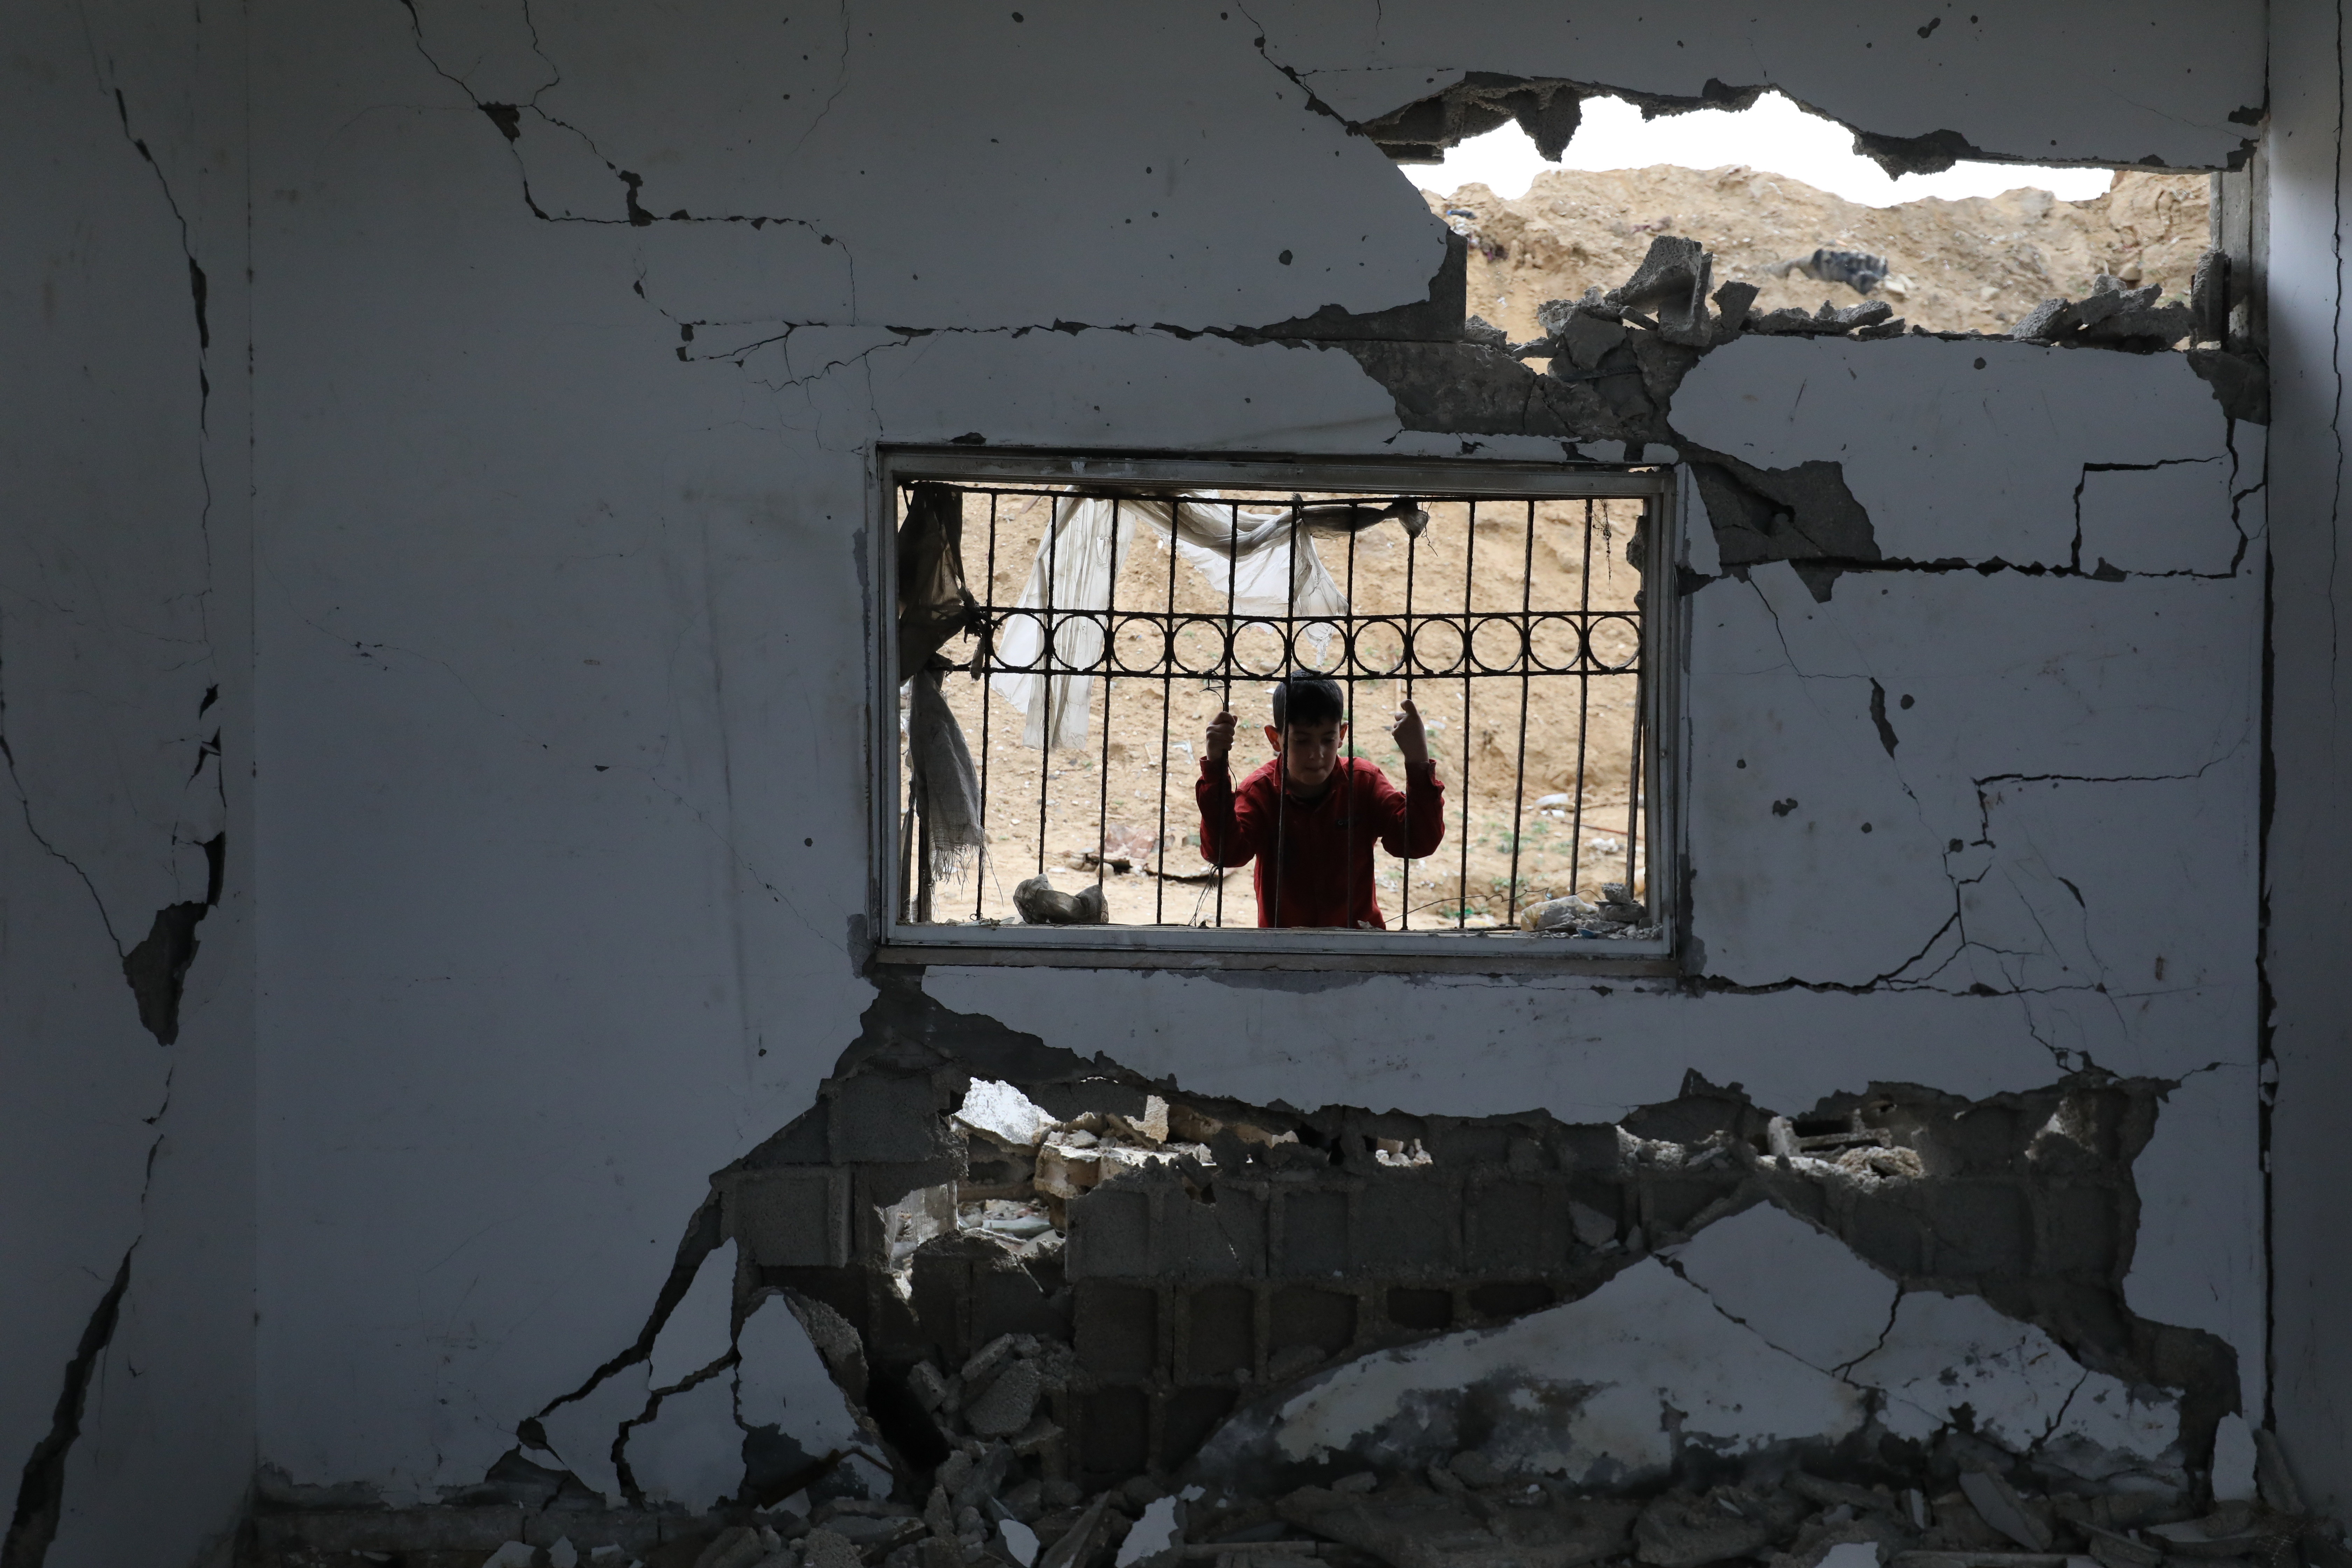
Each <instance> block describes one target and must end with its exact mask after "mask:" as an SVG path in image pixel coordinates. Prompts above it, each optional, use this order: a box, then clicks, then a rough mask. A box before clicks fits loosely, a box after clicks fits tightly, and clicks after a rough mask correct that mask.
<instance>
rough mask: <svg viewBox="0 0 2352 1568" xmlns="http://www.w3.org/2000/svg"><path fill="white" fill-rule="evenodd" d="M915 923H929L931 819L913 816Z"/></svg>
mask: <svg viewBox="0 0 2352 1568" xmlns="http://www.w3.org/2000/svg"><path fill="white" fill-rule="evenodd" d="M915 833H916V840H915V923H916V924H918V925H929V924H930V923H931V889H932V877H931V819H930V818H929V816H924V815H922V814H921V813H919V812H918V813H917V814H916V816H915Z"/></svg>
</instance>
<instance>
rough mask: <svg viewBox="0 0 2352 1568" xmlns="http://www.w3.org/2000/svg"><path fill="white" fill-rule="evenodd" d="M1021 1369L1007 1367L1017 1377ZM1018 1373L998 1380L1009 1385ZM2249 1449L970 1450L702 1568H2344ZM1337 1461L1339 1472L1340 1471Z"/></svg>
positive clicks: (715, 1548) (2324, 1526)
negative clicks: (1870, 1472)
mask: <svg viewBox="0 0 2352 1568" xmlns="http://www.w3.org/2000/svg"><path fill="white" fill-rule="evenodd" d="M1015 1364H1017V1363H1015ZM1011 1370H1012V1367H1010V1366H1008V1367H1007V1369H1006V1371H1007V1373H1009V1372H1010V1371H1011ZM2261 1436H2262V1439H2263V1448H2262V1463H2261V1466H2260V1475H2261V1480H2262V1489H2261V1497H2260V1500H2244V1501H2231V1502H2223V1503H2219V1504H2210V1503H2209V1504H2207V1505H2205V1506H2202V1507H2200V1506H2199V1505H2198V1504H2197V1503H2196V1501H2195V1500H2192V1498H2191V1497H2190V1496H2189V1494H2188V1493H2185V1492H2179V1491H2172V1490H2141V1489H2134V1490H2126V1491H2116V1492H2105V1493H2085V1492H2077V1491H2067V1490H2053V1491H2049V1492H2042V1491H2040V1490H2038V1489H2033V1488H2032V1487H2031V1486H2021V1485H2018V1484H2013V1480H2014V1479H2016V1478H2021V1477H2022V1476H2023V1475H2025V1474H2027V1473H2028V1468H2027V1467H2026V1466H2024V1465H2022V1464H2021V1463H2019V1462H2017V1461H2015V1460H2014V1459H2012V1458H2011V1457H2010V1456H2007V1455H2003V1454H2000V1453H1999V1452H1998V1451H1997V1450H1993V1449H1990V1448H1989V1447H1985V1446H1984V1445H1981V1444H1975V1443H1973V1442H1972V1441H1971V1440H1969V1439H1968V1438H1966V1437H1965V1436H1962V1437H1958V1438H1956V1439H1954V1440H1952V1441H1950V1442H1948V1443H1947V1444H1945V1445H1941V1446H1939V1447H1937V1449H1936V1450H1935V1451H1934V1452H1933V1454H1932V1455H1931V1456H1930V1458H1929V1459H1928V1461H1927V1464H1926V1465H1925V1466H1924V1467H1923V1468H1922V1469H1921V1471H1920V1473H1918V1474H1916V1475H1913V1476H1911V1477H1909V1478H1908V1479H1910V1480H1911V1481H1912V1482H1913V1483H1915V1484H1911V1485H1903V1484H1900V1481H1899V1479H1898V1480H1897V1481H1886V1480H1881V1481H1879V1482H1876V1483H1874V1484H1870V1485H1864V1484H1859V1483H1857V1482H1853V1481H1841V1480H1831V1479H1823V1478H1822V1477H1819V1476H1815V1475H1811V1474H1809V1473H1807V1472H1805V1471H1803V1470H1801V1469H1791V1470H1789V1471H1787V1472H1786V1473H1784V1474H1782V1475H1780V1476H1779V1477H1777V1478H1773V1479H1750V1480H1748V1481H1743V1482H1739V1483H1735V1484H1727V1485H1718V1486H1714V1487H1710V1488H1706V1489H1688V1488H1683V1487H1675V1488H1670V1489H1665V1490H1663V1491H1659V1492H1656V1493H1654V1495H1650V1496H1647V1497H1626V1496H1612V1495H1593V1494H1584V1493H1580V1492H1578V1491H1576V1490H1575V1489H1570V1488H1568V1487H1565V1486H1563V1485H1561V1484H1560V1483H1559V1482H1558V1481H1556V1480H1553V1479H1548V1478H1546V1477H1544V1476H1541V1475H1534V1476H1528V1475H1523V1474H1512V1473H1507V1472H1506V1471H1504V1470H1502V1469H1500V1468H1497V1467H1496V1464H1495V1463H1494V1462H1493V1461H1491V1460H1490V1459H1488V1458H1486V1456H1485V1455H1484V1454H1482V1453H1480V1452H1479V1451H1477V1450H1475V1449H1471V1450H1467V1451H1465V1452H1462V1453H1459V1454H1456V1455H1455V1456H1454V1457H1453V1458H1452V1459H1451V1460H1450V1461H1448V1462H1446V1463H1444V1464H1441V1465H1433V1466H1431V1467H1429V1468H1427V1469H1425V1470H1421V1471H1417V1472H1416V1471H1382V1470H1373V1469H1360V1470H1355V1471H1353V1472H1352V1473H1349V1474H1345V1475H1340V1476H1337V1477H1335V1478H1331V1479H1328V1481H1327V1483H1326V1484H1323V1485H1318V1486H1307V1487H1301V1488H1298V1489H1295V1490H1292V1491H1290V1492H1288V1493H1287V1494H1286V1495H1283V1496H1281V1497H1278V1498H1274V1499H1270V1500H1269V1499H1230V1500H1223V1499H1220V1498H1218V1497H1216V1496H1215V1495H1213V1494H1211V1493H1208V1492H1206V1491H1204V1490H1203V1489H1202V1488H1201V1487H1199V1486H1185V1487H1182V1489H1181V1490H1180V1491H1178V1492H1176V1493H1174V1494H1171V1493H1170V1492H1168V1491H1167V1490H1165V1489H1163V1488H1162V1487H1161V1486H1160V1485H1159V1484H1158V1483H1157V1482H1154V1481H1152V1480H1150V1479H1144V1478H1137V1479H1133V1480H1130V1481H1129V1482H1127V1483H1126V1484H1125V1485H1123V1486H1120V1487H1118V1488H1114V1489H1110V1490H1108V1491H1103V1492H1098V1493H1097V1494H1095V1495H1094V1496H1093V1497H1091V1498H1087V1497H1082V1496H1081V1495H1080V1493H1079V1492H1078V1490H1077V1489H1076V1488H1075V1487H1071V1486H1069V1485H1067V1484H1066V1483H1065V1484H1061V1485H1058V1486H1057V1485H1053V1484H1046V1485H1041V1484H1040V1483H1039V1482H1037V1481H1036V1480H1034V1479H1029V1480H1024V1481H1020V1482H1018V1483H1017V1484H1014V1485H1011V1486H1007V1485H1006V1484H1005V1483H1006V1482H1007V1480H1008V1479H1010V1478H1012V1477H1013V1476H1014V1475H1015V1474H1016V1473H1017V1470H1018V1466H1017V1461H1016V1456H1015V1455H1014V1452H1013V1448H1012V1447H1010V1446H1008V1445H1006V1444H1004V1443H1003V1442H993V1443H982V1442H981V1441H978V1440H977V1439H975V1440H971V1441H969V1442H967V1443H966V1444H964V1446H963V1447H961V1448H959V1449H957V1450H956V1451H955V1452H954V1453H953V1454H952V1455H951V1456H950V1458H949V1459H948V1460H947V1462H946V1463H945V1464H943V1465H941V1466H940V1467H939V1468H938V1470H937V1472H936V1475H935V1479H934V1480H933V1482H932V1485H931V1489H930V1492H929V1497H928V1499H927V1500H925V1501H924V1503H923V1505H922V1506H921V1507H919V1508H918V1507H917V1506H915V1505H914V1504H912V1503H909V1502H902V1501H886V1502H865V1501H836V1502H832V1503H828V1504H825V1505H824V1506H821V1507H819V1508H818V1509H817V1510H815V1511H814V1513H812V1514H810V1515H808V1516H806V1517H803V1516H801V1515H798V1514H793V1513H787V1512H780V1513H778V1514H775V1515H772V1516H770V1517H769V1518H768V1519H766V1520H764V1521H755V1522H751V1523H747V1524H741V1525H738V1526H735V1527H733V1528H730V1530H728V1531H726V1532H725V1533H723V1534H721V1535H720V1536H719V1538H718V1539H717V1540H715V1541H714V1542H711V1544H710V1545H709V1547H708V1548H706V1549H705V1550H704V1551H703V1552H702V1553H701V1554H700V1556H698V1558H697V1559H696V1560H695V1563H694V1568H1176V1565H1177V1564H1180V1563H1209V1562H1213V1563H1217V1564H1219V1568H1303V1565H1304V1563H1306V1562H1307V1560H1308V1559H1321V1560H1323V1561H1325V1562H1338V1563H1355V1564H1358V1565H1360V1568H1374V1565H1376V1564H1387V1565H1388V1568H1580V1565H1581V1564H1585V1563H1596V1564H1604V1565H1606V1568H1704V1565H1706V1564H1712V1563H1762V1564H1765V1565H1767V1568H1823V1565H1827V1568H2168V1565H2169V1568H2224V1565H2225V1564H2228V1563H2242V1564H2245V1565H2246V1568H2286V1565H2288V1564H2291V1563H2300V1564H2303V1565H2305V1568H2346V1564H2347V1563H2352V1553H2347V1549H2346V1548H2345V1546H2344V1545H2343V1544H2342V1538H2341V1531H2340V1528H2339V1527H2337V1526H2336V1525H2334V1524H2333V1523H2331V1522H2328V1521H2320V1520H2316V1519H2314V1518H2312V1517H2310V1516H2309V1515H2307V1514H2306V1513H2305V1511H2304V1510H2303V1505H2302V1503H2301V1501H2300V1500H2299V1498H2298V1497H2297V1495H2296V1493H2295V1489H2294V1484H2293V1482H2292V1481H2291V1480H2290V1479H2288V1477H2287V1473H2286V1470H2285V1468H2284V1464H2282V1463H2281V1462H2280V1461H2279V1458H2278V1455H2277V1450H2276V1448H2275V1447H2274V1446H2273V1445H2271V1444H2270V1442H2269V1441H2268V1438H2269V1435H2268V1434H2267V1433H2264V1434H2262V1435H2261ZM1343 1463H1344V1461H1343Z"/></svg>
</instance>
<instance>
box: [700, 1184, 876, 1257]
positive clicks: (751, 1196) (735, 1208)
mask: <svg viewBox="0 0 2352 1568" xmlns="http://www.w3.org/2000/svg"><path fill="white" fill-rule="evenodd" d="M722 1203H723V1206H724V1210H725V1214H726V1217H727V1230H728V1234H729V1235H730V1236H732V1237H734V1238H735V1240H736V1242H737V1244H738V1245H740V1247H743V1248H744V1250H745V1251H747V1252H748V1253H749V1254H750V1255H751V1260H752V1262H754V1263H755V1264H757V1265H759V1266H760V1267H761V1268H840V1267H841V1266H842V1265H844V1264H845V1263H847V1262H848V1261H849V1173H847V1172H845V1171H836V1170H830V1169H826V1168H824V1167H821V1166H819V1167H810V1166H800V1167H793V1166H789V1165H788V1166H782V1167H779V1168H777V1169H774V1170H770V1171H756V1172H754V1171H747V1172H744V1173H742V1174H740V1176H738V1177H737V1178H736V1179H735V1181H734V1183H733V1184H731V1185H730V1187H729V1188H728V1189H727V1193H726V1196H725V1198H724V1199H723V1200H722Z"/></svg>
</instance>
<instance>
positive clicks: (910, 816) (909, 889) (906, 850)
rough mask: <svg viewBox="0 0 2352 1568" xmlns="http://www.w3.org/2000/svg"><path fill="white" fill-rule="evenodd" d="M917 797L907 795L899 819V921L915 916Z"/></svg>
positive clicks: (910, 793)
mask: <svg viewBox="0 0 2352 1568" xmlns="http://www.w3.org/2000/svg"><path fill="white" fill-rule="evenodd" d="M914 873H915V797H914V792H913V791H912V790H909V791H908V794H907V809H906V810H905V811H904V812H903V813H901V814H900V815H899V817H898V919H899V920H901V921H909V920H912V919H913V918H914V914H915V903H914V900H915V874H914Z"/></svg>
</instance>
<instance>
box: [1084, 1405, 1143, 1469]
mask: <svg viewBox="0 0 2352 1568" xmlns="http://www.w3.org/2000/svg"><path fill="white" fill-rule="evenodd" d="M1078 1427H1079V1432H1078V1436H1079V1443H1078V1460H1079V1464H1080V1467H1081V1468H1083V1469H1084V1470H1085V1472H1086V1473H1087V1476H1088V1477H1089V1478H1093V1477H1119V1476H1126V1475H1131V1474H1133V1473H1134V1472H1135V1471H1137V1470H1140V1469H1141V1468H1143V1467H1144V1466H1145V1465H1146V1464H1147V1463H1149V1462H1150V1458H1151V1402H1150V1400H1149V1399H1148V1398H1146V1397H1145V1396H1144V1393H1143V1390H1141V1389H1139V1388H1098V1389H1097V1390H1095V1392H1093V1393H1092V1394H1087V1395H1086V1396H1085V1397H1084V1398H1083V1399H1081V1400H1080V1401H1079V1402H1078Z"/></svg>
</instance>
